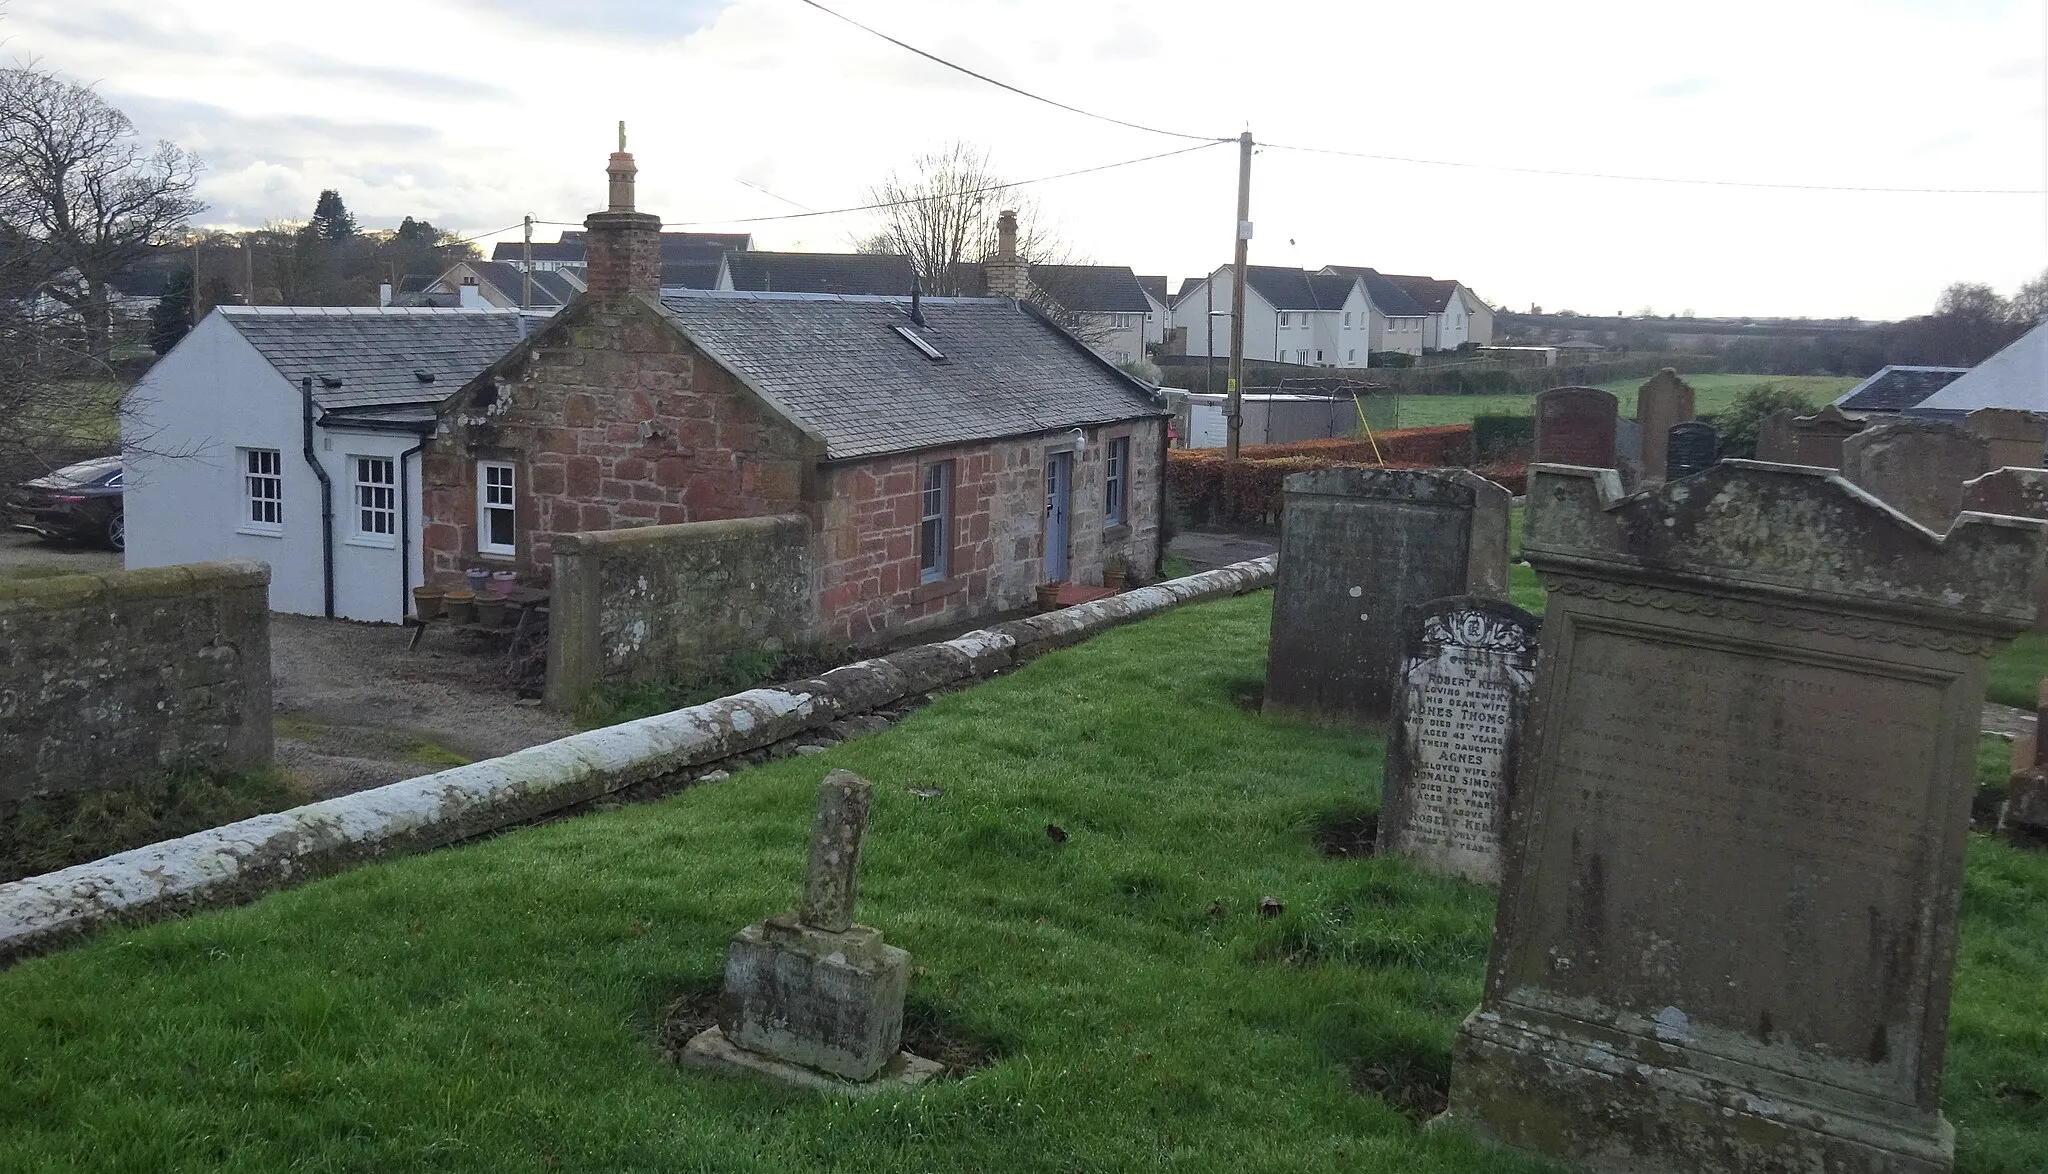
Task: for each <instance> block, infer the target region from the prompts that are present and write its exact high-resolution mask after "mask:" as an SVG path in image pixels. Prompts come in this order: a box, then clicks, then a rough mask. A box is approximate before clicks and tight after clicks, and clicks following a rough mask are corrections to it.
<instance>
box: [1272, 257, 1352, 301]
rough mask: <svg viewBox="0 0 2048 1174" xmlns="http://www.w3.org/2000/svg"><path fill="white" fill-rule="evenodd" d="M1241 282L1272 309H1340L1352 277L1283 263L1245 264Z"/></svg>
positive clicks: (1349, 289) (1349, 294) (1348, 292)
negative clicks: (1309, 270) (1317, 271)
mask: <svg viewBox="0 0 2048 1174" xmlns="http://www.w3.org/2000/svg"><path fill="white" fill-rule="evenodd" d="M1244 283H1245V284H1246V285H1248V286H1250V287H1251V288H1253V289H1255V290H1257V291H1258V292H1259V296H1260V297H1262V298H1264V299H1266V301H1267V303H1268V304H1269V305H1271V306H1272V307H1273V308H1274V309H1276V310H1341V309H1343V308H1344V299H1345V298H1348V297H1350V296H1351V287H1352V286H1353V285H1355V284H1357V283H1356V281H1355V280H1354V279H1353V278H1351V277H1348V276H1344V277H1340V276H1336V275H1332V274H1327V273H1310V272H1307V271H1306V270H1302V269H1290V268H1287V267H1286V266H1284V265H1247V266H1245V271H1244Z"/></svg>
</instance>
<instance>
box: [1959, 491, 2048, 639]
mask: <svg viewBox="0 0 2048 1174" xmlns="http://www.w3.org/2000/svg"><path fill="white" fill-rule="evenodd" d="M1963 508H1964V509H1966V510H1972V511H1974V512H1976V513H1980V514H2004V515H2005V516H2006V517H2009V518H2040V519H2042V520H2043V521H2048V469H2023V468H2017V467H2013V466H2006V467H2004V468H1999V469H1993V470H1991V471H1990V472H1989V473H1986V474H1984V475H1983V476H1982V477H1977V478H1974V479H1972V480H1969V481H1965V482H1963ZM2041 590H2042V592H2043V594H2042V596H2041V601H2040V610H2039V611H2038V612H2036V613H2035V618H2034V630H2035V631H2036V632H2042V631H2048V581H2044V582H2043V584H2042V587H2041Z"/></svg>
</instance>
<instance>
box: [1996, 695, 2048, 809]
mask: <svg viewBox="0 0 2048 1174" xmlns="http://www.w3.org/2000/svg"><path fill="white" fill-rule="evenodd" d="M2044 718H2048V680H2043V681H2042V682H2041V686H2040V691H2039V693H2038V694H2037V695H2036V697H2035V704H2034V728H2033V730H2032V731H2030V732H2028V733H2026V734H2022V735H2021V736H2020V737H2019V738H2017V739H2015V740H2014V742H2013V755H2012V773H2011V775H2010V777H2009V778H2008V780H2007V783H2006V796H2005V806H2004V807H2003V808H2002V809H2001V810H2000V811H1999V813H1998V831H1999V834H2000V835H2002V836H2004V837H2005V838H2006V839H2008V840H2012V841H2015V842H2017V843H2020V844H2024V845H2027V846H2028V847H2041V846H2043V845H2048V739H2044V738H2042V737H2041V734H2042V732H2043V728H2044V727H2043V726H2042V725H2041V722H2042V720H2043V719H2044Z"/></svg>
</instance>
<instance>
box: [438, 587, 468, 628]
mask: <svg viewBox="0 0 2048 1174" xmlns="http://www.w3.org/2000/svg"><path fill="white" fill-rule="evenodd" d="M441 609H442V610H443V611H444V612H446V613H447V615H448V619H449V621H450V622H452V623H457V624H473V623H476V592H474V591H470V590H467V589H465V588H461V587H451V588H449V589H448V593H447V594H445V595H443V596H442V597H441Z"/></svg>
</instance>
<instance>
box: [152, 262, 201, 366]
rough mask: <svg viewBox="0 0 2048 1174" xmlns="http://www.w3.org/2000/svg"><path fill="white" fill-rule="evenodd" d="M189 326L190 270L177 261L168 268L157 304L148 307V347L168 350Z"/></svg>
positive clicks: (176, 342)
mask: <svg viewBox="0 0 2048 1174" xmlns="http://www.w3.org/2000/svg"><path fill="white" fill-rule="evenodd" d="M191 330H192V270H191V269H189V268H187V267H185V266H183V265H180V266H179V267H178V268H177V269H175V270H173V271H172V272H171V279H170V282H169V283H168V284H166V285H165V286H164V292H163V294H162V296H160V297H158V298H157V300H156V305H154V306H151V307H150V308H149V349H150V350H153V351H155V352H156V353H157V354H160V355H163V354H169V353H170V350H171V348H172V347H174V346H177V345H178V340H179V339H181V338H183V337H185V335H186V334H188V333H190V332H191Z"/></svg>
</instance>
